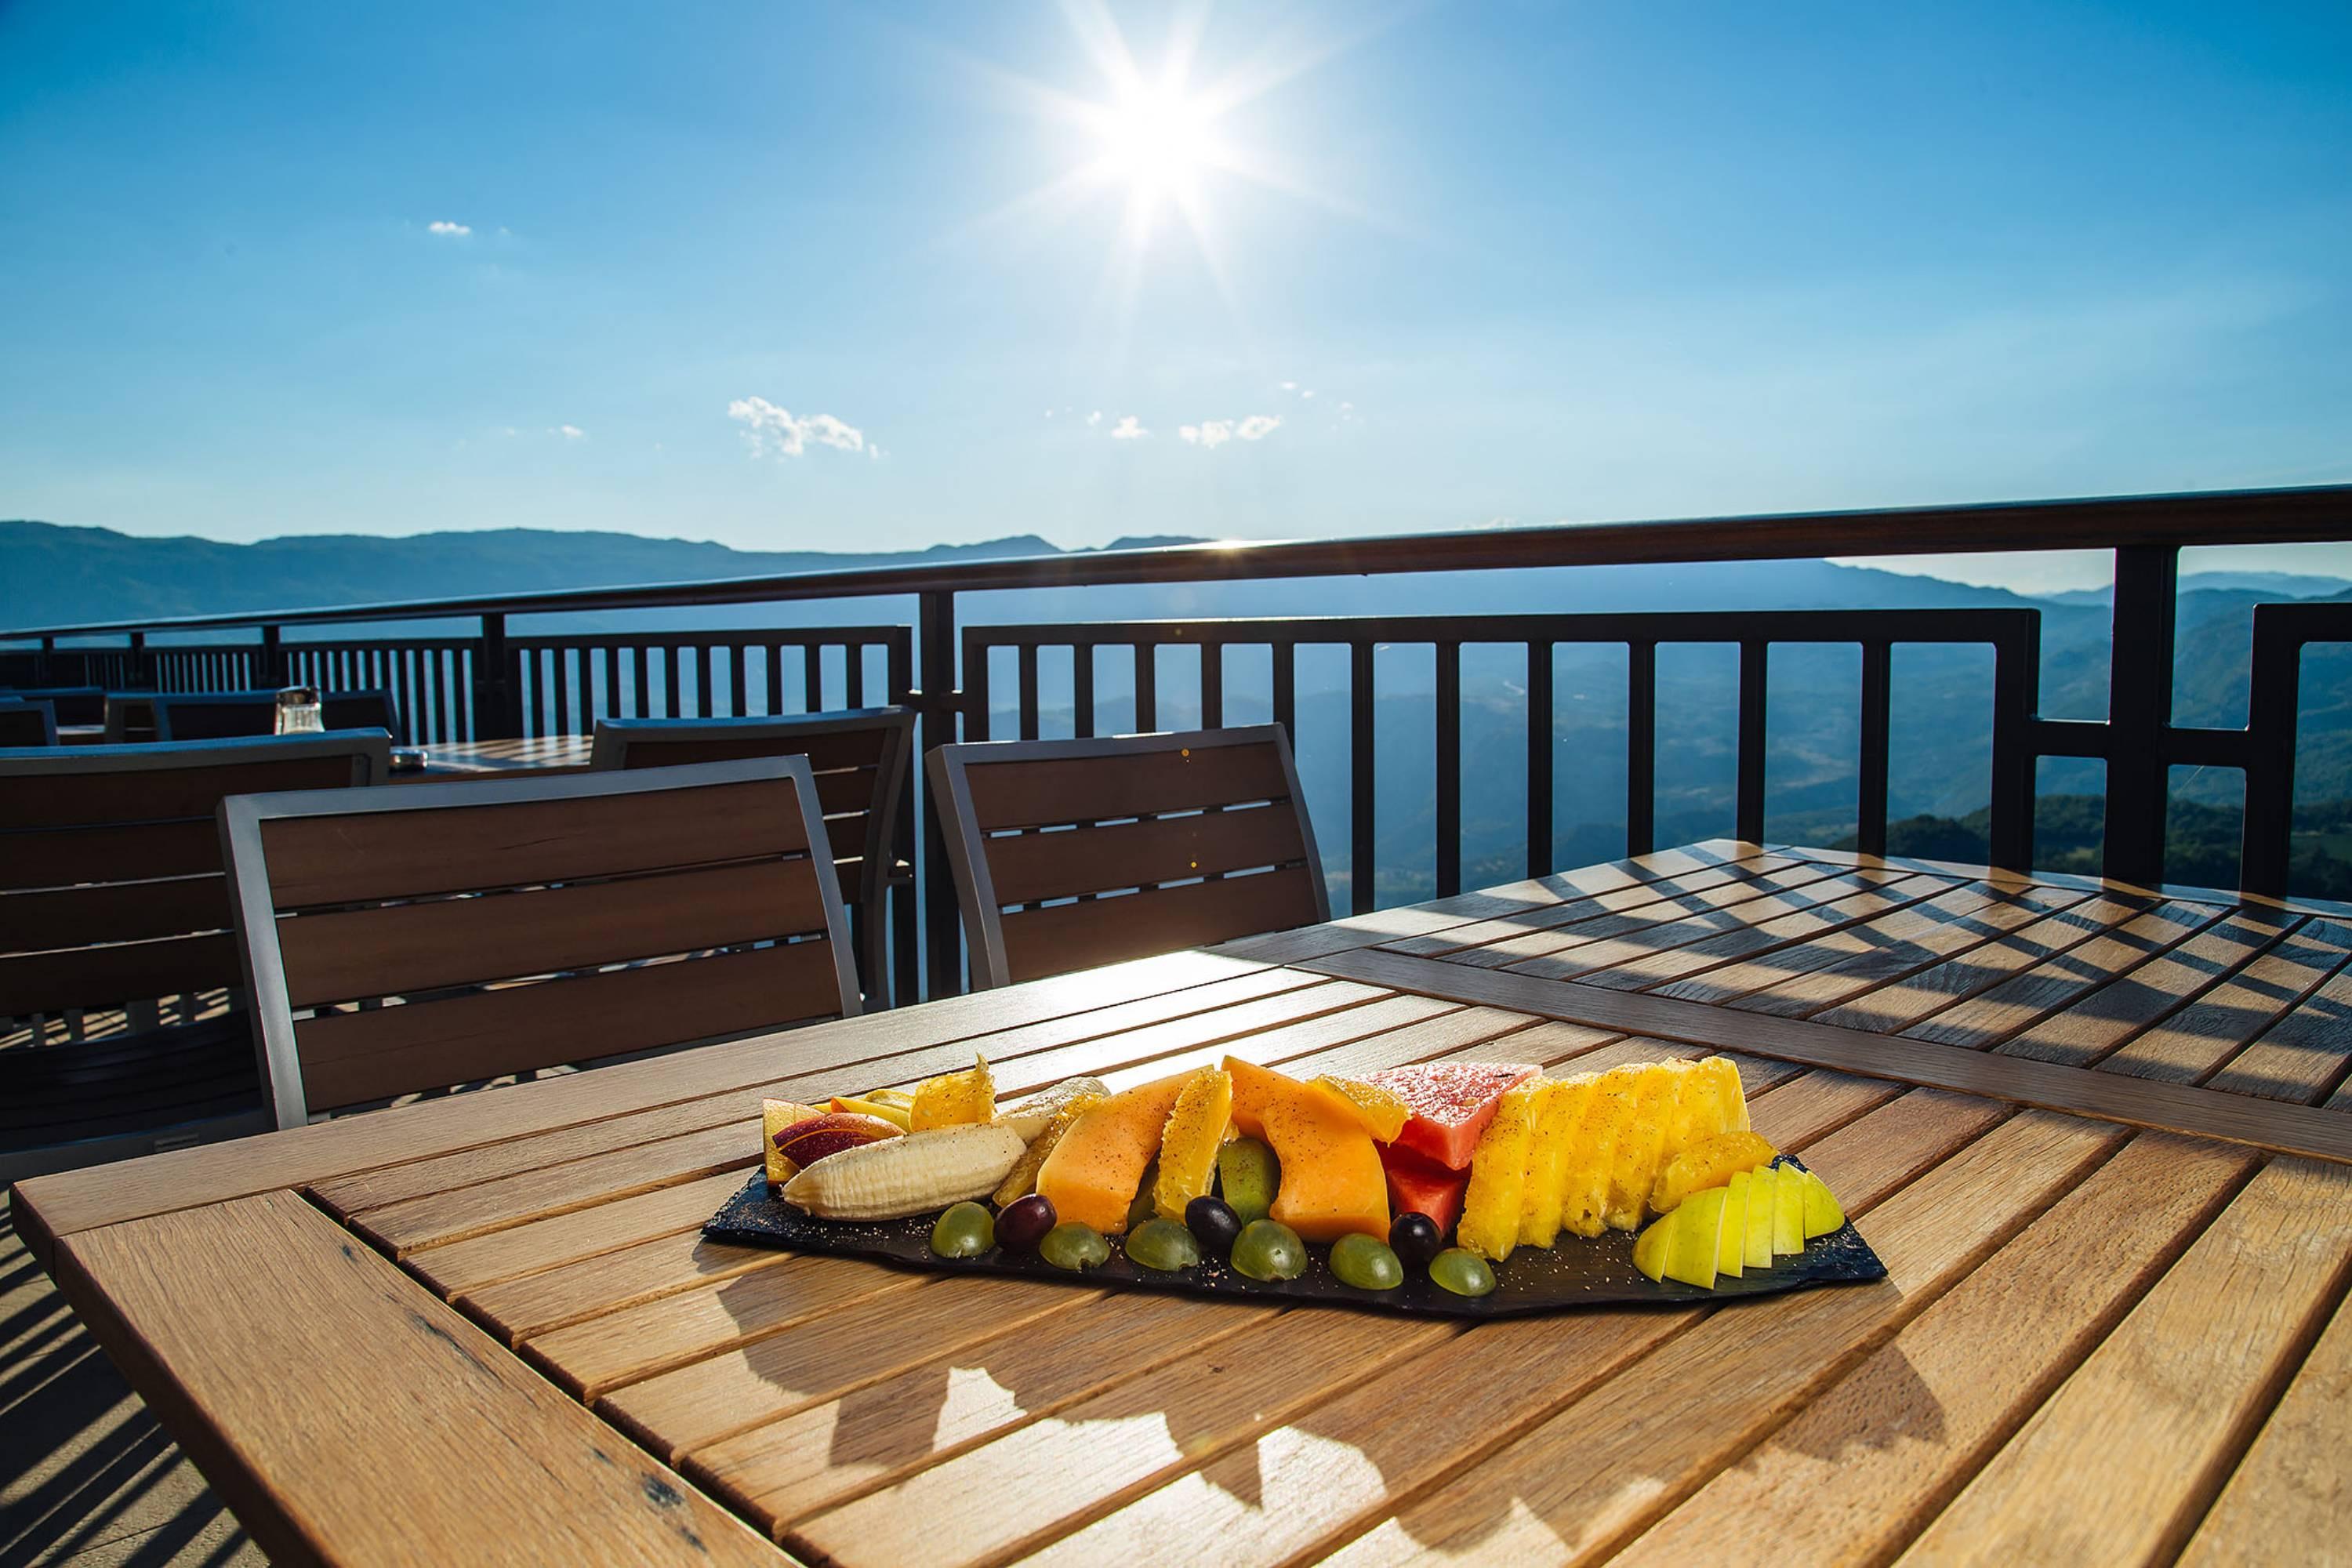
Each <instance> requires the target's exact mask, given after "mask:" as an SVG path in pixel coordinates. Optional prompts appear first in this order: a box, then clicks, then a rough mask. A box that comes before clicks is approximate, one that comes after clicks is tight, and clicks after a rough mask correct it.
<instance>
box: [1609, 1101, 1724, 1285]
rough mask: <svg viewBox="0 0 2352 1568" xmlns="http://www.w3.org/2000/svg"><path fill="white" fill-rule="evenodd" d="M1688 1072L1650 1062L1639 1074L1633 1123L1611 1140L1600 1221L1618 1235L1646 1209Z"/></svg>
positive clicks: (1634, 1224)
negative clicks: (1606, 1201)
mask: <svg viewBox="0 0 2352 1568" xmlns="http://www.w3.org/2000/svg"><path fill="white" fill-rule="evenodd" d="M1694 1070H1695V1068H1693V1066H1692V1064H1691V1063H1689V1062H1685V1061H1672V1062H1653V1063H1652V1064H1650V1066H1648V1067H1647V1068H1644V1069H1643V1074H1642V1081H1641V1085H1640V1087H1639V1088H1638V1089H1636V1090H1635V1091H1634V1096H1633V1121H1632V1122H1631V1123H1630V1124H1629V1125H1628V1126H1627V1127H1626V1129H1625V1131H1624V1132H1623V1133H1622V1135H1621V1136H1620V1137H1619V1138H1618V1140H1617V1159H1616V1162H1615V1164H1614V1165H1613V1166H1612V1169H1611V1171H1610V1173H1609V1207H1608V1212H1607V1216H1606V1217H1607V1218H1608V1221H1609V1223H1610V1224H1611V1225H1612V1226H1615V1227H1616V1228H1617V1229H1619V1230H1632V1229H1633V1228H1634V1227H1635V1226H1638V1225H1640V1224H1641V1221H1642V1211H1643V1210H1644V1209H1645V1208H1647V1207H1648V1206H1649V1204H1650V1189H1651V1188H1652V1187H1653V1186H1654V1185H1655V1184H1657V1180H1658V1166H1659V1165H1660V1164H1661V1163H1663V1162H1664V1159H1665V1148H1666V1131H1667V1125H1668V1121H1669V1119H1670V1118H1671V1117H1672V1115H1673V1113H1674V1106H1675V1097H1676V1094H1677V1092H1678V1091H1679V1090H1680V1089H1681V1087H1682V1080H1683V1079H1684V1077H1685V1076H1686V1075H1687V1074H1689V1073H1690V1072H1692V1071H1694ZM1711 1267H1712V1266H1710V1268H1711Z"/></svg>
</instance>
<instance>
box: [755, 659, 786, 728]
mask: <svg viewBox="0 0 2352 1568" xmlns="http://www.w3.org/2000/svg"><path fill="white" fill-rule="evenodd" d="M783 710H784V645H783V644H782V643H775V642H772V643H770V644H769V645H768V692H767V701H766V702H765V704H764V705H763V706H762V709H761V711H763V712H766V713H770V714H778V713H782V711H783Z"/></svg>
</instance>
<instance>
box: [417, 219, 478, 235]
mask: <svg viewBox="0 0 2352 1568" xmlns="http://www.w3.org/2000/svg"><path fill="white" fill-rule="evenodd" d="M473 232H474V230H473V226H471V225H469V224H462V223H451V222H450V221H449V220H448V219H446V218H441V219H437V220H436V221H435V222H432V223H428V224H426V225H425V233H427V234H442V235H446V236H448V237H450V238H451V239H463V238H465V237H467V235H469V234H471V233H473Z"/></svg>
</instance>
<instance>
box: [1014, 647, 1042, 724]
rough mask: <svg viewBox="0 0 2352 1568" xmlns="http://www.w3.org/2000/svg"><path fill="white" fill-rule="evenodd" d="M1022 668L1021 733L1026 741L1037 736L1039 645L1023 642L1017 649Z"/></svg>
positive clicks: (1016, 655)
mask: <svg viewBox="0 0 2352 1568" xmlns="http://www.w3.org/2000/svg"><path fill="white" fill-rule="evenodd" d="M1015 658H1016V659H1017V660H1018V662H1019V668H1020V672H1021V674H1020V681H1021V686H1020V690H1021V721H1020V725H1021V727H1020V735H1021V738H1022V739H1023V740H1024V741H1034V740H1035V739H1036V738H1037V730H1038V716H1037V645H1036V644H1035V643H1023V644H1022V645H1021V647H1019V648H1018V649H1016V650H1015Z"/></svg>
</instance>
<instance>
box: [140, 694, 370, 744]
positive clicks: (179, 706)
mask: <svg viewBox="0 0 2352 1568" xmlns="http://www.w3.org/2000/svg"><path fill="white" fill-rule="evenodd" d="M152 702H153V704H154V712H155V738H156V739H157V740H159V741H209V740H215V739H217V738H219V737H222V736H228V735H267V734H268V733H270V732H271V731H273V730H274V729H276V728H277V724H278V693H277V692H276V691H274V690H272V691H182V692H163V693H158V694H157V695H156V696H155V697H154V698H153V699H152ZM319 714H320V721H322V722H323V723H324V724H325V725H326V726H327V728H328V729H330V730H382V731H384V732H385V733H386V734H388V735H390V736H391V737H392V739H393V743H394V744H395V745H397V744H399V743H400V740H401V733H400V705H399V704H398V703H397V702H395V701H394V700H393V695H392V693H391V692H390V691H386V690H372V691H328V692H322V693H320V698H319Z"/></svg>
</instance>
